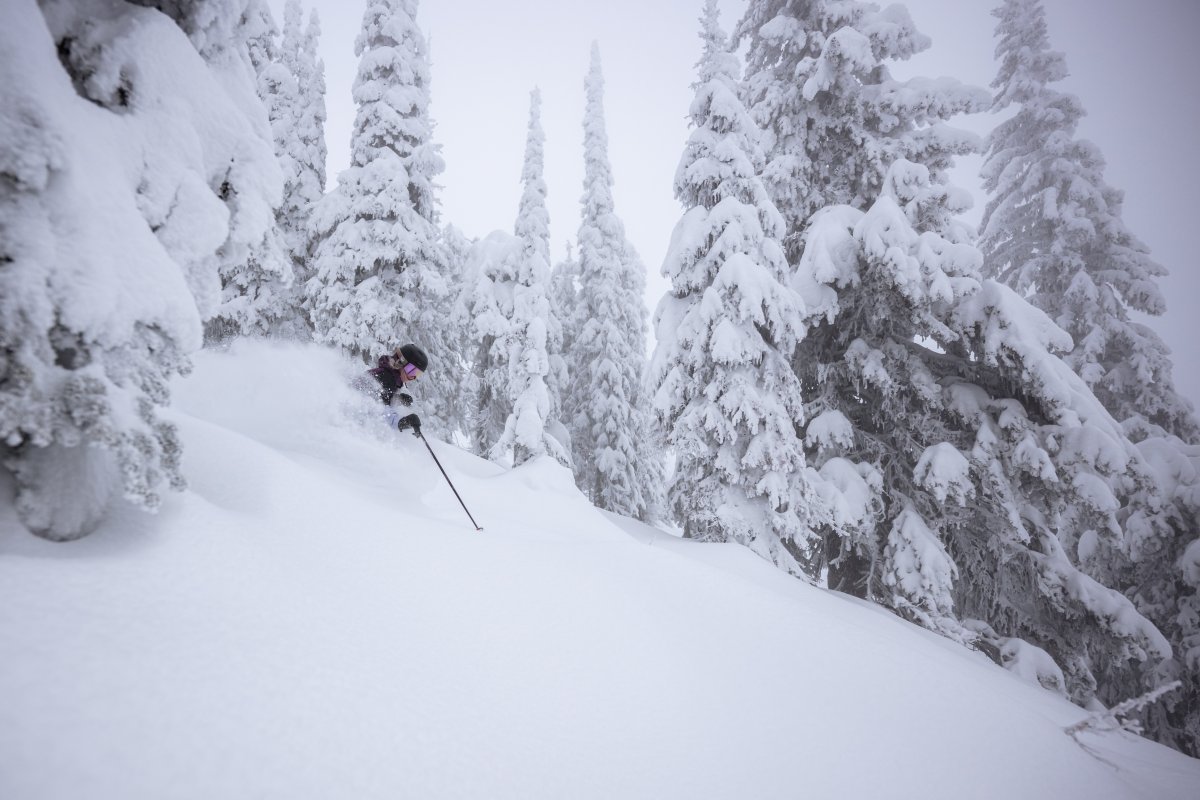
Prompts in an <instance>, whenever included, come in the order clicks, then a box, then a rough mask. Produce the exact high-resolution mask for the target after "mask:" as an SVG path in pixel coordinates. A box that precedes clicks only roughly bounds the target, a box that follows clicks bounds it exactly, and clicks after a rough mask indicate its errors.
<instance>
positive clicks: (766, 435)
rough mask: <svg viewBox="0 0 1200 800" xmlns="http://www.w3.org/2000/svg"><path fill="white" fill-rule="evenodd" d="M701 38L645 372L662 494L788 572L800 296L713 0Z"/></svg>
mask: <svg viewBox="0 0 1200 800" xmlns="http://www.w3.org/2000/svg"><path fill="white" fill-rule="evenodd" d="M701 38H702V40H703V42H704V53H703V56H702V57H701V59H700V62H699V64H698V67H699V80H698V81H697V83H696V84H695V88H696V96H695V99H694V100H693V101H692V105H691V125H692V129H693V130H692V133H691V135H690V137H689V138H688V143H687V146H686V148H685V150H684V153H683V157H682V158H681V159H680V162H679V167H678V169H677V170H676V173H675V196H676V197H677V198H678V199H679V201H680V202H681V203H682V204H683V206H684V208H685V209H686V210H685V213H684V215H683V218H682V219H681V220H680V221H679V223H678V224H677V225H676V226H675V231H674V234H673V236H672V239H671V245H670V249H669V250H668V253H667V258H666V261H665V262H664V264H663V274H664V275H665V276H666V277H667V278H668V279H670V281H671V288H670V290H669V292H668V293H667V295H666V296H665V297H664V298H663V299H662V301H661V302H660V303H659V306H658V310H657V312H656V313H655V324H656V326H657V338H658V344H657V348H656V350H655V354H654V357H653V359H652V362H651V370H650V383H651V386H652V388H653V390H654V391H655V393H656V394H655V398H654V405H655V409H656V411H657V415H658V420H659V423H660V425H662V426H663V427H664V429H665V438H666V442H667V444H668V446H669V447H671V448H672V450H673V452H674V453H675V454H676V459H677V460H676V466H675V470H674V475H673V478H672V479H671V482H670V486H669V488H668V497H669V502H670V506H671V509H672V510H673V512H674V515H675V518H676V519H677V520H679V521H680V522H681V523H682V525H683V530H684V535H685V536H689V537H691V538H696V539H702V540H705V541H721V542H724V541H735V542H740V543H742V544H745V545H747V546H748V547H750V548H751V549H753V550H754V551H755V552H757V553H759V554H760V555H762V556H763V557H765V558H768V559H770V560H772V561H774V562H775V563H777V564H780V565H781V566H783V567H784V568H785V569H788V570H789V571H790V572H793V573H796V574H799V573H800V572H802V568H801V566H800V563H802V562H808V561H810V560H811V559H810V558H809V556H808V551H809V550H810V549H811V542H812V538H813V534H812V529H811V526H812V519H811V517H812V516H814V514H813V509H814V506H815V504H814V503H813V502H812V500H813V495H812V492H811V491H810V489H809V486H808V470H807V468H806V466H805V462H804V452H803V443H802V442H801V441H800V440H799V438H798V437H797V435H796V424H797V423H799V422H802V421H803V417H804V409H803V403H802V402H801V398H800V384H799V381H798V380H797V379H796V376H795V374H794V373H793V371H792V369H791V366H790V357H791V353H792V349H793V347H794V346H795V344H796V340H797V338H798V336H799V335H800V333H801V329H800V325H801V320H802V304H801V301H800V298H799V297H798V296H797V295H796V293H795V292H794V291H792V290H791V289H789V288H788V287H787V286H786V285H785V283H784V282H785V280H786V276H787V272H788V268H787V262H786V260H785V258H784V254H783V249H782V246H781V245H780V242H779V238H780V237H781V236H782V235H783V218H782V217H781V216H780V214H779V212H778V211H777V210H776V208H775V206H774V205H773V204H772V202H771V200H770V198H769V197H768V196H767V192H766V189H765V187H764V186H763V184H762V180H761V179H760V177H759V174H758V171H759V170H760V169H761V168H762V164H763V153H762V148H761V146H760V143H759V136H760V134H759V131H758V128H757V126H756V125H755V124H754V121H753V120H752V119H751V118H750V115H749V114H748V113H747V111H746V109H745V107H744V106H743V105H742V102H741V100H739V99H738V96H737V78H738V71H739V67H738V61H737V57H736V56H735V55H733V54H732V53H730V52H729V51H728V46H727V39H726V36H725V33H724V32H723V31H722V30H721V29H720V26H719V24H718V19H717V0H707V2H706V3H705V8H704V16H703V18H702V30H701Z"/></svg>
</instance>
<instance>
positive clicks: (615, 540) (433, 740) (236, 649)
mask: <svg viewBox="0 0 1200 800" xmlns="http://www.w3.org/2000/svg"><path fill="white" fill-rule="evenodd" d="M351 374H352V372H351V367H350V366H348V365H346V364H344V363H342V362H340V361H339V360H337V358H336V357H335V356H334V355H332V354H331V353H329V352H327V351H324V350H319V349H315V348H300V347H294V346H293V347H286V348H284V347H277V346H269V345H261V344H260V345H240V346H238V347H236V348H235V349H234V350H233V351H232V352H230V353H218V352H210V351H206V352H203V353H201V354H200V355H199V357H198V361H197V368H196V370H195V372H194V373H193V374H192V375H191V376H190V377H188V378H186V379H183V380H181V381H178V382H177V385H176V387H175V402H174V405H173V410H172V411H170V412H169V417H170V418H171V419H173V420H174V421H175V422H177V423H178V424H179V426H180V428H181V433H182V437H183V440H184V444H185V448H186V449H185V453H186V455H185V459H186V460H185V463H184V473H185V474H186V476H187V479H188V481H189V484H190V487H189V489H188V491H187V492H185V493H183V494H172V495H170V497H169V498H168V499H167V500H166V502H165V504H164V508H163V510H162V511H161V512H160V513H159V514H158V515H157V516H151V515H147V514H145V513H143V512H142V511H140V510H135V509H132V508H126V509H119V510H117V511H116V513H114V514H112V515H111V516H110V518H109V520H108V521H107V522H106V523H105V524H104V526H103V527H102V528H101V529H100V530H99V531H98V532H97V533H96V534H95V535H93V536H91V537H88V538H86V539H83V540H80V541H78V542H74V543H70V544H52V543H49V542H46V541H43V540H41V539H37V538H34V537H33V536H30V535H29V534H28V533H26V532H24V531H23V530H22V529H21V526H20V525H19V524H18V523H17V521H16V519H15V517H14V512H13V510H12V501H11V498H12V492H13V488H12V486H11V485H8V484H5V485H3V486H0V493H2V494H0V496H2V497H3V499H2V500H0V652H2V653H3V654H4V655H3V657H2V658H0V698H2V702H0V797H3V798H6V799H7V800H34V799H35V798H36V799H37V800H42V799H43V798H80V797H88V798H93V799H97V798H154V799H155V800H161V799H163V798H205V799H206V800H207V799H209V798H243V797H245V798H249V797H263V798H289V799H294V798H422V799H424V798H487V799H488V800H497V799H499V798H605V799H618V798H688V799H689V800H694V799H695V798H753V799H754V800H763V799H765V798H798V797H805V798H834V797H837V798H877V797H889V798H954V799H955V800H958V799H959V798H1025V799H1028V798H1056V799H1057V800H1061V799H1062V798H1146V799H1147V800H1149V799H1150V798H1155V799H1156V800H1161V799H1164V798H1180V799H1181V800H1182V798H1195V797H1197V796H1200V762H1198V761H1195V760H1192V759H1188V758H1186V757H1184V756H1182V755H1180V754H1179V753H1177V752H1175V751H1172V750H1169V749H1167V748H1165V747H1162V746H1159V745H1156V744H1153V743H1151V742H1149V741H1147V740H1144V739H1140V738H1137V737H1133V736H1130V735H1128V734H1122V733H1107V734H1087V735H1084V736H1082V737H1081V741H1080V742H1079V743H1077V742H1076V741H1075V740H1074V739H1072V738H1071V737H1070V736H1068V735H1067V734H1066V733H1064V730H1063V729H1064V728H1065V727H1066V726H1068V725H1071V724H1072V723H1075V722H1077V721H1079V720H1080V719H1082V718H1084V717H1086V716H1087V712H1085V711H1083V710H1081V709H1079V708H1077V707H1075V706H1072V705H1070V704H1068V703H1067V702H1065V701H1063V700H1061V699H1060V698H1059V697H1057V696H1056V695H1053V694H1051V693H1049V692H1047V691H1044V690H1041V689H1039V688H1037V687H1035V686H1032V685H1030V684H1028V683H1025V682H1023V681H1022V680H1020V679H1018V678H1017V677H1015V676H1014V675H1012V674H1009V673H1007V672H1005V671H1004V670H1001V669H1000V668H998V667H996V666H994V665H993V664H992V663H991V662H990V661H988V660H987V659H986V658H984V657H983V656H982V655H979V654H976V653H972V652H970V651H967V650H964V649H962V648H961V647H959V646H957V645H953V644H951V643H949V642H946V641H944V640H942V639H939V638H938V637H936V636H934V635H933V634H930V633H928V632H926V631H923V630H920V629H918V628H916V627H915V626H913V625H910V624H908V623H905V622H903V621H901V620H899V619H897V618H896V617H894V616H892V615H890V614H889V613H887V612H886V611H883V610H882V609H879V608H877V607H872V606H869V605H867V604H865V603H859V602H857V601H855V600H852V599H850V598H848V597H846V596H842V595H838V594H834V593H830V592H826V591H823V590H819V589H815V588H812V587H810V586H808V585H806V584H804V583H802V582H801V581H798V580H795V579H792V578H789V577H787V576H786V575H784V574H783V573H781V572H780V571H779V570H778V569H776V568H775V567H773V566H771V565H770V564H768V563H766V562H764V561H761V560H759V559H758V558H757V557H756V556H754V555H752V554H751V553H750V552H749V551H748V550H746V549H744V548H741V547H738V546H735V545H712V544H699V543H696V542H691V541H684V540H679V539H675V538H673V537H671V536H668V535H666V534H664V533H662V532H659V531H655V530H652V529H650V528H647V527H644V526H642V525H640V524H639V523H635V522H630V521H628V520H624V519H621V518H617V517H611V516H607V515H605V514H603V513H601V512H599V511H597V510H596V509H595V508H593V507H592V506H590V505H589V504H588V503H587V502H586V501H585V500H584V499H583V497H582V496H581V495H580V494H579V493H578V492H577V491H576V490H575V489H574V486H573V484H572V481H571V478H570V475H569V473H568V472H567V471H565V470H564V469H562V468H561V467H558V466H557V465H555V464H554V463H553V462H551V461H549V460H546V459H541V460H538V461H534V462H531V463H529V464H527V465H525V466H522V467H520V468H518V469H515V470H512V471H506V470H504V469H501V468H500V467H497V466H495V465H493V464H491V463H488V462H485V461H481V460H479V459H477V458H474V457H472V456H470V455H468V454H466V453H464V452H462V451H460V450H458V449H456V448H454V447H452V446H451V445H449V444H446V443H442V442H436V441H434V442H432V444H433V447H434V448H435V449H436V451H437V453H438V455H439V457H440V458H441V459H442V463H443V464H444V465H445V467H446V469H447V471H448V472H449V474H450V476H451V478H452V479H453V480H454V482H455V484H456V485H457V487H458V489H459V491H460V492H461V493H462V495H463V498H464V500H465V501H466V502H467V504H468V506H469V507H470V509H471V512H472V513H473V514H474V515H475V518H476V519H477V520H478V521H479V523H480V524H481V525H482V526H483V527H484V529H485V530H484V531H483V532H481V533H477V532H475V531H474V530H473V528H472V526H471V525H470V523H469V522H468V520H467V517H466V515H465V514H464V513H463V511H462V509H461V508H460V507H459V506H458V504H457V502H456V501H455V499H454V496H453V495H452V494H451V492H450V490H449V489H448V487H447V486H446V484H445V482H444V481H443V480H442V476H441V475H440V474H439V473H438V471H437V469H436V467H435V466H434V464H433V462H432V460H431V459H430V457H429V454H428V453H427V452H426V450H425V448H424V447H423V446H422V444H421V443H420V441H419V440H417V439H415V438H413V437H411V436H408V435H407V434H402V435H399V436H397V435H396V434H393V433H391V432H390V431H387V430H386V429H385V428H383V426H382V425H377V424H375V423H374V421H373V420H371V419H370V418H367V419H365V420H364V419H363V417H364V414H365V409H364V408H363V407H362V406H361V404H359V403H358V402H357V401H356V399H355V398H354V397H353V395H352V394H351V393H350V390H349V389H347V388H346V382H347V378H348V377H349V376H350V375H351ZM429 377H430V378H434V377H435V376H434V375H433V374H431V375H430V376H429Z"/></svg>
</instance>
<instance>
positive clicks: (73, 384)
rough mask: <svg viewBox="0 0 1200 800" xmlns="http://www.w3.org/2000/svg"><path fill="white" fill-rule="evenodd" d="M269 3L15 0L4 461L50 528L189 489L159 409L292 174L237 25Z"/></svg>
mask: <svg viewBox="0 0 1200 800" xmlns="http://www.w3.org/2000/svg"><path fill="white" fill-rule="evenodd" d="M257 9H259V6H258V4H257V3H252V2H246V0H241V2H236V1H235V0H212V1H211V2H197V3H191V4H189V5H188V6H187V7H186V8H184V7H175V8H172V9H168V12H169V13H167V14H164V13H159V12H158V11H154V10H151V9H146V8H141V7H139V6H136V5H133V4H122V5H120V6H113V5H112V4H110V3H102V2H89V1H88V0H82V1H81V0H72V1H71V2H67V1H66V0H49V1H48V2H43V3H41V4H37V3H34V2H32V0H29V1H28V2H26V1H25V0H20V1H19V2H14V3H10V4H7V5H6V8H5V19H4V24H3V25H0V78H2V79H0V106H2V107H3V109H4V113H2V114H0V264H3V269H0V443H2V444H0V458H2V463H3V470H4V472H5V473H6V474H7V475H9V476H11V477H12V479H14V480H15V486H16V507H17V511H18V513H19V515H20V517H21V519H22V521H23V522H24V523H25V524H26V525H27V526H28V527H29V528H30V529H31V530H33V531H34V532H36V533H39V534H40V535H43V536H46V537H48V538H52V539H71V538H76V537H78V536H81V535H84V534H86V533H87V532H89V531H90V530H91V529H92V528H93V527H94V526H95V524H96V523H97V522H98V521H99V520H100V519H101V518H102V516H103V514H104V512H105V509H106V508H107V507H108V505H109V503H110V501H111V499H112V497H114V496H115V495H123V496H124V497H125V498H126V499H127V500H129V501H130V502H132V503H134V504H136V505H139V506H141V507H143V508H146V509H150V510H153V509H154V508H157V507H158V505H159V503H160V494H159V493H160V491H161V489H162V487H163V484H168V485H170V486H172V487H175V488H180V487H182V485H183V476H182V474H181V473H180V470H179V464H180V455H181V454H180V442H179V440H178V436H177V434H176V429H175V427H174V426H173V425H172V424H170V423H167V422H164V421H163V420H161V419H160V418H159V417H158V414H157V409H158V408H159V407H160V406H163V405H165V404H166V403H167V402H168V385H169V381H170V379H171V377H172V376H173V375H176V374H179V373H182V372H186V371H187V370H188V368H189V361H188V356H189V354H190V353H191V352H194V351H195V350H196V349H198V348H199V347H200V344H201V335H202V321H203V319H205V318H206V317H209V316H211V315H212V314H213V313H214V312H215V311H216V310H217V308H218V305H219V303H220V302H221V296H220V295H221V286H220V279H219V274H220V273H221V271H222V270H226V269H229V268H231V267H232V266H234V265H236V264H238V263H240V262H241V261H242V260H243V259H244V258H245V256H246V254H247V252H248V251H249V250H250V249H251V247H252V245H254V244H256V243H260V242H262V241H263V240H264V237H265V236H266V235H267V234H268V231H269V228H270V223H271V219H272V204H273V203H274V202H277V200H278V192H279V184H280V183H281V181H280V176H279V171H278V167H277V166H276V164H275V160H274V158H273V155H272V147H271V142H270V136H269V132H268V131H267V130H266V120H265V115H264V114H263V111H262V106H261V104H260V103H259V100H258V98H257V96H256V94H255V86H254V74H253V68H252V66H251V62H250V54H249V51H248V38H249V36H248V34H247V31H246V29H245V27H243V26H241V24H240V23H241V22H242V21H244V20H245V19H250V18H253V17H254V15H255V12H256V10H257ZM189 39H190V41H189ZM235 198H236V199H235Z"/></svg>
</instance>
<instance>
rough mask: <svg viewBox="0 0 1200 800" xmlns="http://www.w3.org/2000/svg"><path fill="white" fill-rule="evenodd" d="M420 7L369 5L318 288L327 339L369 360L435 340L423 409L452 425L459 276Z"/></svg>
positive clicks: (317, 318) (327, 207)
mask: <svg viewBox="0 0 1200 800" xmlns="http://www.w3.org/2000/svg"><path fill="white" fill-rule="evenodd" d="M416 12H417V2H416V0H370V2H369V3H368V4H367V9H366V11H365V12H364V13H363V24H362V31H361V33H360V34H359V36H358V39H357V40H356V41H355V46H354V51H355V54H356V55H358V56H360V58H361V60H360V62H359V68H358V75H357V77H356V79H355V83H354V99H355V102H356V103H357V104H358V111H357V114H356V116H355V122H354V131H353V134H352V139H351V159H350V167H349V168H348V169H347V170H346V171H345V172H343V173H342V174H341V175H340V176H339V178H338V181H339V183H338V186H337V188H336V189H334V190H333V191H332V192H330V193H329V194H327V195H326V196H325V197H324V198H323V199H322V200H321V201H320V202H319V203H318V204H317V206H316V208H315V209H314V211H313V215H312V218H311V221H310V234H312V236H313V237H314V240H315V241H314V245H313V267H314V270H315V275H314V277H313V278H312V279H311V280H310V281H309V283H308V286H307V287H306V294H307V297H308V302H309V307H310V313H311V315H312V321H313V325H314V327H315V329H316V337H317V339H318V340H319V341H322V342H326V343H329V344H335V345H338V346H340V347H342V348H344V349H345V350H347V351H348V352H350V353H353V354H355V355H357V356H360V357H361V358H362V359H363V360H364V361H367V360H369V359H371V358H372V357H373V356H377V355H379V354H381V353H385V352H390V351H391V349H392V348H393V347H395V346H396V344H397V343H398V342H405V341H411V342H415V343H417V344H418V345H420V346H421V347H423V348H424V349H425V350H426V351H427V352H428V353H429V356H430V358H431V366H430V370H429V371H427V373H426V376H425V377H424V378H422V382H423V386H422V396H423V399H424V400H425V403H424V404H423V409H424V410H425V411H426V413H427V414H428V415H429V416H430V417H431V418H432V419H433V420H436V423H435V424H434V425H433V426H432V427H433V428H434V430H435V431H436V430H437V429H438V428H441V429H442V430H452V429H453V428H454V427H456V426H457V424H458V409H459V407H460V393H459V381H460V380H461V373H460V372H459V370H458V364H459V359H458V354H457V352H456V349H455V347H454V339H453V337H452V336H451V331H450V330H449V320H450V318H451V306H452V302H453V295H452V292H451V286H452V285H453V284H454V276H452V275H449V274H448V272H447V271H448V269H449V267H450V265H449V263H448V260H447V256H446V252H445V248H444V246H443V243H442V242H441V239H440V229H439V225H438V212H437V201H436V197H435V193H434V189H435V186H436V185H435V183H434V178H435V177H436V176H437V175H438V174H439V173H441V171H442V170H443V168H444V164H443V161H442V157H441V154H440V147H439V146H438V145H436V144H434V143H433V142H432V132H433V123H432V122H431V121H430V118H429V57H428V50H427V46H426V42H425V37H424V35H423V34H422V32H421V31H420V29H419V28H418V26H417V23H416ZM423 419H424V417H423Z"/></svg>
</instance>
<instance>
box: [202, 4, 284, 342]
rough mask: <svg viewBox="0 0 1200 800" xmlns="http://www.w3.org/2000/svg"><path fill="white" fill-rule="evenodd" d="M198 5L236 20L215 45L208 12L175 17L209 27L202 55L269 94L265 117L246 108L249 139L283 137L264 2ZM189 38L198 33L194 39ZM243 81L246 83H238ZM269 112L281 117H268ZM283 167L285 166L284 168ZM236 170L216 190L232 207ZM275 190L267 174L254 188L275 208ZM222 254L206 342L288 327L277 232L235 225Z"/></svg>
mask: <svg viewBox="0 0 1200 800" xmlns="http://www.w3.org/2000/svg"><path fill="white" fill-rule="evenodd" d="M204 5H210V6H211V9H210V11H211V10H212V9H217V10H219V12H223V13H229V14H233V15H235V19H236V20H237V23H236V24H235V25H232V26H230V34H229V35H230V36H233V37H234V39H232V40H230V41H229V42H227V43H220V40H219V39H217V38H216V36H215V35H214V33H215V31H217V30H221V29H222V28H223V27H224V24H223V23H219V22H217V21H215V20H209V19H208V18H207V13H209V12H208V11H201V12H199V13H197V14H195V16H194V17H188V16H186V15H185V16H183V17H182V18H183V19H185V20H190V19H193V18H194V19H195V20H196V21H197V22H198V23H200V24H204V25H211V26H212V29H211V30H203V34H202V35H203V39H204V41H205V43H206V46H207V48H208V50H209V52H210V53H211V55H209V56H208V57H209V58H211V59H213V60H214V61H215V62H216V63H218V64H221V65H222V67H223V68H233V69H236V70H237V71H238V72H239V73H241V74H242V75H245V74H247V73H249V72H251V69H252V70H254V71H255V74H256V77H257V85H258V87H259V92H260V96H262V95H261V93H262V92H263V91H268V92H269V93H270V94H269V95H267V96H268V97H269V98H270V101H269V102H268V104H267V105H268V106H269V108H268V115H267V116H266V117H264V116H263V114H262V108H261V106H252V107H251V108H249V109H247V110H248V111H250V112H251V113H250V118H251V119H253V120H254V122H255V124H256V127H257V128H258V130H257V131H256V135H258V136H260V137H262V136H266V137H267V138H268V139H269V138H270V137H271V136H272V135H286V134H284V133H283V130H286V129H290V127H291V125H290V122H289V121H288V120H287V119H286V118H288V117H290V113H291V112H290V105H291V103H292V99H291V95H292V94H293V93H294V90H293V87H292V85H291V78H290V76H288V75H287V74H286V71H279V70H278V67H277V65H276V64H275V63H274V62H273V61H272V60H271V59H272V58H273V57H274V56H275V55H276V48H275V47H274V39H275V37H276V36H277V35H278V29H277V28H276V27H275V21H274V19H273V18H272V16H271V12H270V10H269V9H268V8H267V5H266V3H265V2H264V1H263V0H226V2H224V3H219V4H203V3H202V4H201V7H203V6H204ZM195 38H197V36H196V35H193V39H195ZM202 52H204V51H202ZM264 58H265V60H264ZM247 67H249V68H250V69H247ZM242 83H243V84H245V83H246V82H245V80H244V78H243V80H242ZM247 85H255V84H254V83H249V84H247ZM273 114H279V115H280V116H279V118H276V119H273V118H271V115H273ZM277 125H278V126H279V128H278V129H277ZM284 167H285V169H286V168H287V165H286V164H285V165H284ZM236 172H237V165H236V159H235V163H234V164H231V166H230V170H229V176H228V178H227V179H226V181H225V182H224V188H223V189H222V194H223V196H222V199H223V200H224V201H225V203H226V205H228V206H229V207H230V208H237V207H239V206H240V205H241V204H242V203H243V195H242V193H241V192H239V191H235V183H236V179H235V178H234V174H235V173H236ZM281 186H282V182H281V181H280V180H279V178H278V177H277V176H274V175H272V176H271V178H270V180H269V182H268V183H267V184H266V185H264V186H262V187H256V192H255V193H256V194H262V193H263V192H267V193H268V194H267V196H268V197H269V198H270V203H271V206H272V207H273V208H275V209H278V208H279V207H280V204H281V202H282V200H281V194H280V189H281ZM251 213H253V211H251ZM235 218H248V215H247V214H236V215H235ZM222 250H223V251H224V258H223V259H222V264H221V268H220V275H221V286H222V291H221V303H220V305H219V307H218V308H217V310H216V312H215V313H214V314H213V316H212V317H211V318H210V319H208V320H207V321H206V323H205V336H206V338H207V339H208V340H209V341H222V340H225V339H228V338H229V337H232V336H239V335H265V334H270V333H274V332H278V331H279V330H281V329H282V328H285V327H286V326H288V324H289V319H290V317H291V316H292V313H293V310H292V309H291V308H290V307H289V304H288V302H287V297H288V296H289V295H290V293H291V286H292V284H293V282H294V275H293V273H292V267H291V263H290V260H289V259H288V257H287V253H286V243H285V242H284V241H283V240H282V239H281V236H280V231H279V229H278V227H277V226H275V225H265V226H264V225H262V224H259V223H257V222H256V223H254V224H252V225H246V226H236V227H234V228H233V229H232V230H231V236H230V238H229V240H228V241H227V242H226V243H225V245H224V246H223V248H222Z"/></svg>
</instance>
